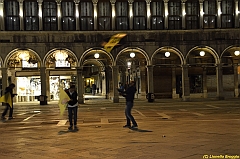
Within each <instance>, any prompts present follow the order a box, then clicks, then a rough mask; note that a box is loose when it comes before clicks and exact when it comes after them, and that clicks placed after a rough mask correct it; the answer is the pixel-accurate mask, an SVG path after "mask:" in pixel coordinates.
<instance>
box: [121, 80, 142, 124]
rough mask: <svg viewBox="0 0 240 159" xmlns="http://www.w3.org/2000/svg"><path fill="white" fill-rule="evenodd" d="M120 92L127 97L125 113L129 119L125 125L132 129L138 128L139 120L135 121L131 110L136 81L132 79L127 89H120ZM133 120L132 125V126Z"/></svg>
mask: <svg viewBox="0 0 240 159" xmlns="http://www.w3.org/2000/svg"><path fill="white" fill-rule="evenodd" d="M118 91H119V92H121V93H122V96H124V97H125V98H126V108H125V115H126V119H127V124H126V125H125V126H123V127H124V128H131V129H137V128H138V125H137V122H136V121H135V119H134V117H133V116H132V114H131V110H132V108H133V100H134V96H135V93H136V91H137V90H136V87H135V82H134V81H131V82H130V84H129V87H128V88H127V89H126V91H122V90H120V89H118ZM131 122H132V126H131Z"/></svg>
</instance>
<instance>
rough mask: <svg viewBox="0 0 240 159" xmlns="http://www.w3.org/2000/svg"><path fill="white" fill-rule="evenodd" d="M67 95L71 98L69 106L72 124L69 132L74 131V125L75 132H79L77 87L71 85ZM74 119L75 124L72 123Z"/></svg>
mask: <svg viewBox="0 0 240 159" xmlns="http://www.w3.org/2000/svg"><path fill="white" fill-rule="evenodd" d="M66 93H67V95H68V96H69V98H70V100H69V101H68V104H67V107H68V119H69V123H70V126H69V128H68V130H73V124H74V130H78V128H77V111H78V100H77V97H78V94H77V91H76V90H75V85H71V86H70V88H69V90H68V91H67V92H66ZM72 117H73V122H72Z"/></svg>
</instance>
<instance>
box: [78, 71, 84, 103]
mask: <svg viewBox="0 0 240 159" xmlns="http://www.w3.org/2000/svg"><path fill="white" fill-rule="evenodd" d="M82 72H83V68H82V67H78V68H77V85H78V87H77V92H78V103H79V104H83V103H84V98H83V94H84V85H83V83H84V80H83V75H82Z"/></svg>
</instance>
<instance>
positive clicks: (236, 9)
mask: <svg viewBox="0 0 240 159" xmlns="http://www.w3.org/2000/svg"><path fill="white" fill-rule="evenodd" d="M238 17H239V16H238V0H235V28H238V27H239V19H238Z"/></svg>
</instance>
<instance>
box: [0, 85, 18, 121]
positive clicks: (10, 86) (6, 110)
mask: <svg viewBox="0 0 240 159" xmlns="http://www.w3.org/2000/svg"><path fill="white" fill-rule="evenodd" d="M14 87H15V84H13V83H11V84H10V85H9V86H8V87H6V89H5V94H7V93H10V95H11V98H12V107H11V106H10V105H9V104H8V103H6V108H5V110H4V111H3V113H2V117H1V119H2V120H5V119H6V117H5V115H6V114H7V112H8V109H9V108H10V111H9V117H8V120H11V119H13V97H14V96H15V95H16V94H13V88H14Z"/></svg>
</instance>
